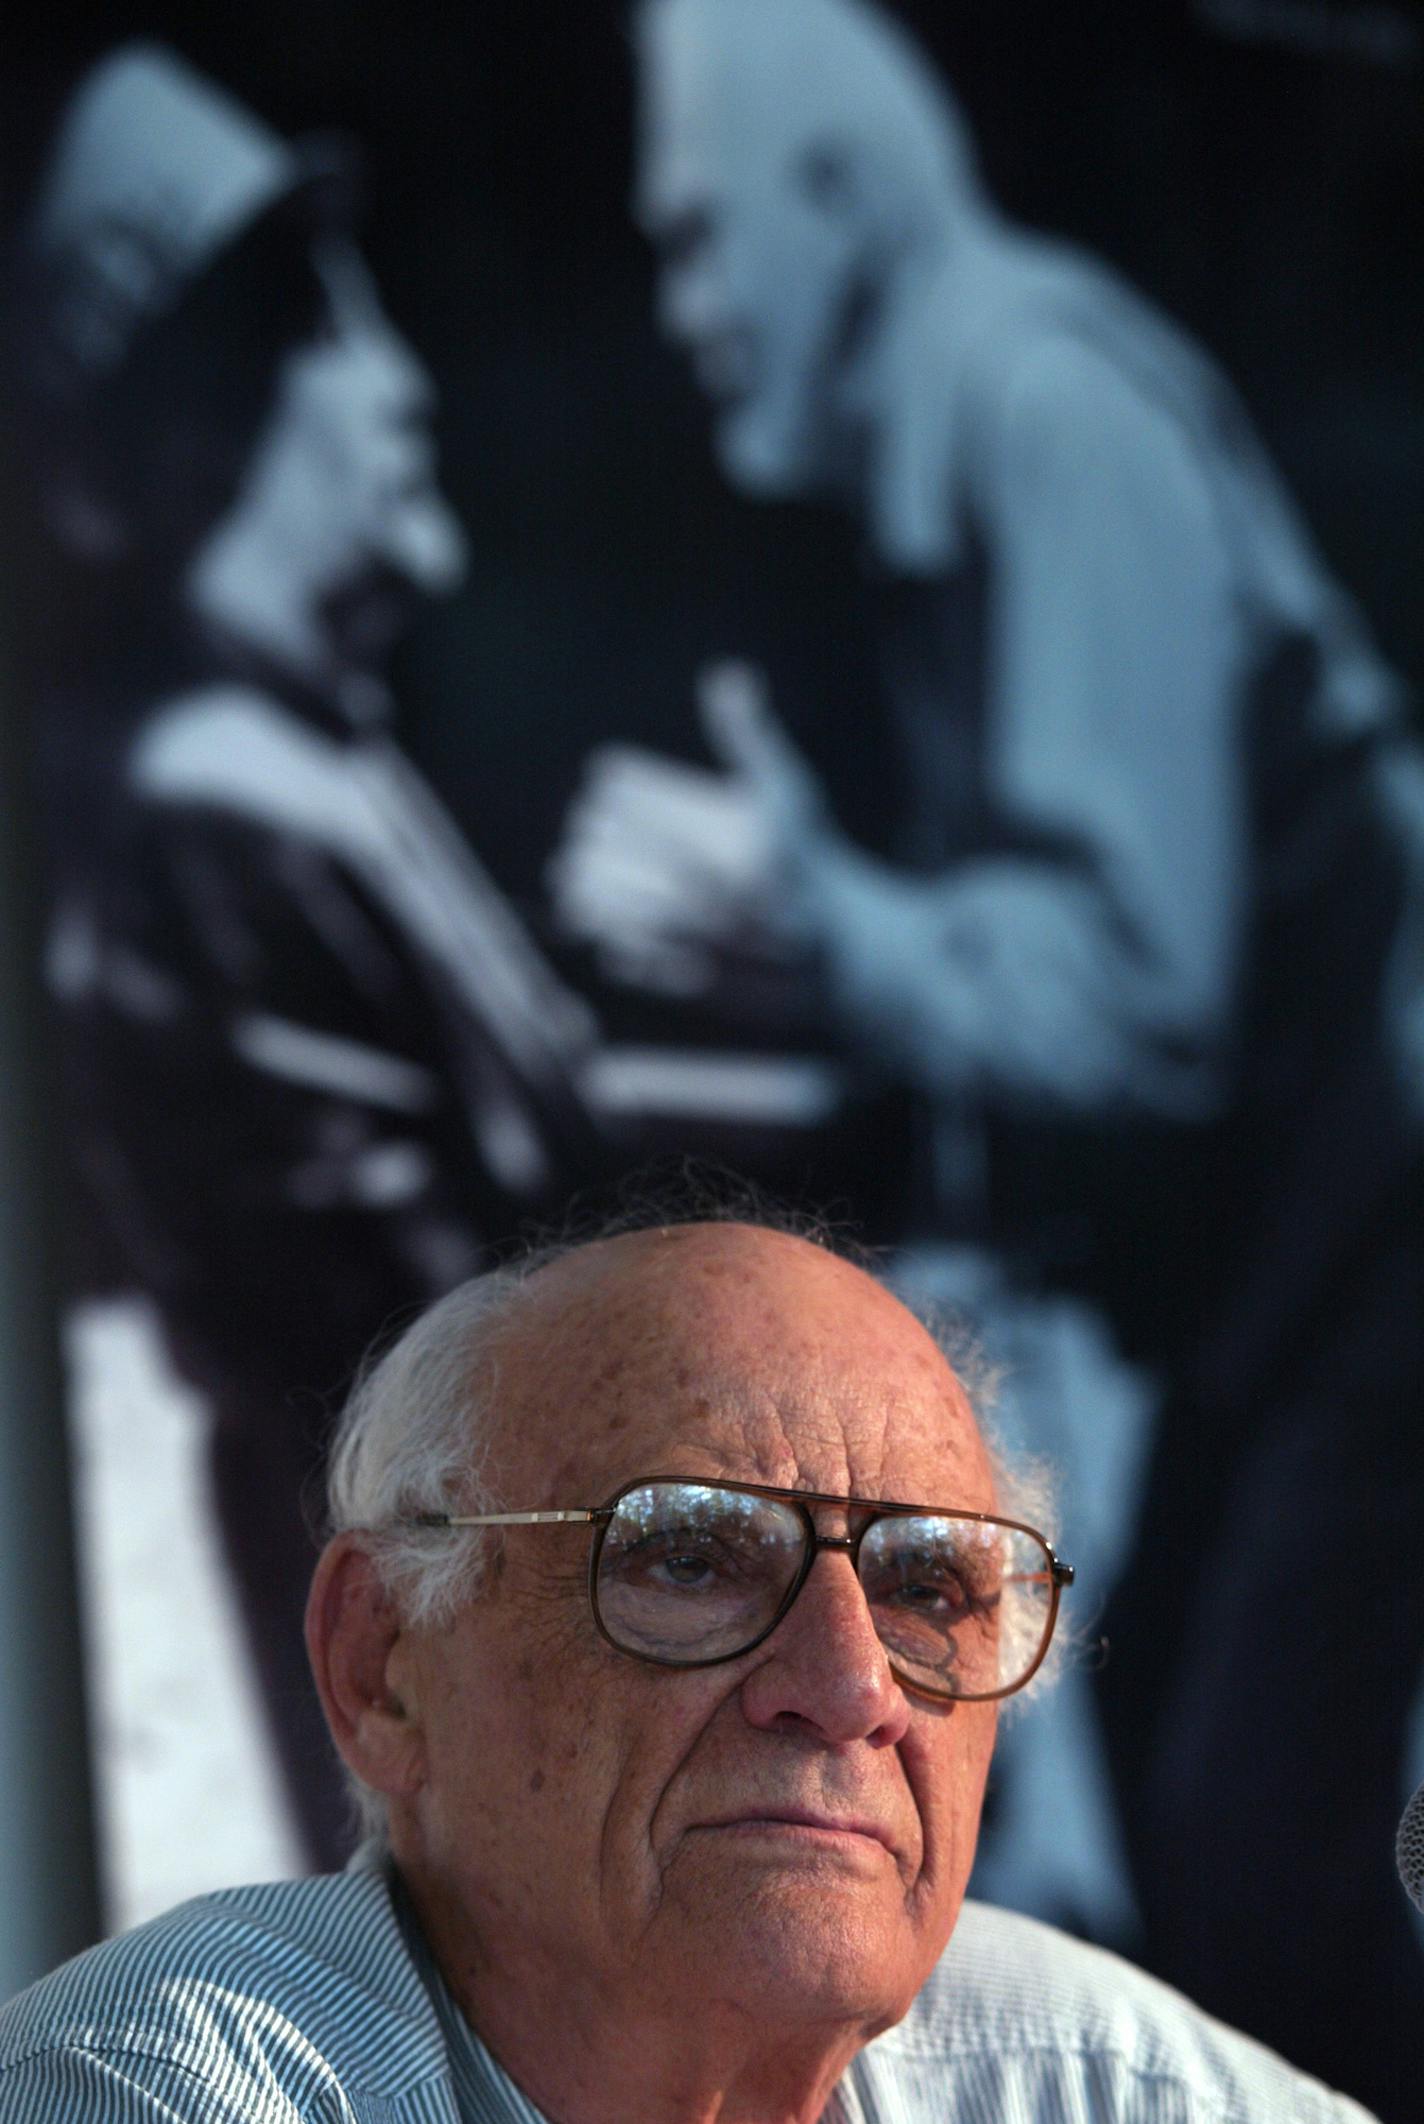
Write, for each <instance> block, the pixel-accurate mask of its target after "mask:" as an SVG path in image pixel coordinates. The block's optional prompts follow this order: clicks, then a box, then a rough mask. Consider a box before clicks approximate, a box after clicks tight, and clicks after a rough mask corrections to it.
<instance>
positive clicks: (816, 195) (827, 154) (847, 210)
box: [792, 133, 869, 222]
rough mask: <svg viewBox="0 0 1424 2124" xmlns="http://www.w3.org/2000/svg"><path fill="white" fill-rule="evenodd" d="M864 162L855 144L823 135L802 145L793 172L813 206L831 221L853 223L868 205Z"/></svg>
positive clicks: (859, 217) (862, 214) (828, 134)
mask: <svg viewBox="0 0 1424 2124" xmlns="http://www.w3.org/2000/svg"><path fill="white" fill-rule="evenodd" d="M864 161H865V158H864V155H863V153H861V151H860V150H859V149H858V147H857V145H856V143H855V142H854V141H851V140H843V139H841V138H839V137H837V136H836V135H833V134H830V133H822V134H820V135H819V136H818V137H817V138H816V139H814V140H808V141H806V142H805V143H804V144H803V146H802V147H801V148H800V149H799V150H798V151H797V154H796V157H795V160H794V162H793V164H792V168H793V171H794V174H795V178H796V182H797V184H798V185H799V186H800V188H801V190H802V192H803V193H804V194H805V196H806V197H807V198H808V199H809V200H810V201H811V203H812V205H813V206H816V207H819V209H820V210H821V212H822V213H823V214H825V215H826V216H827V218H828V219H830V220H835V221H844V222H854V221H856V220H858V219H861V218H863V216H864V214H865V212H866V209H867V206H868V204H869V202H868V200H867V196H866V193H867V186H866V172H865V168H864Z"/></svg>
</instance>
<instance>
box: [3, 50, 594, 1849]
mask: <svg viewBox="0 0 1424 2124" xmlns="http://www.w3.org/2000/svg"><path fill="white" fill-rule="evenodd" d="M355 204H356V201H355V169H354V166H353V160H352V156H351V152H350V151H349V150H348V149H346V148H344V147H342V146H340V145H339V144H333V143H331V142H325V141H314V142H300V143H298V144H296V145H289V144H288V143H287V142H285V141H284V140H282V139H280V138H279V137H278V136H277V135H276V134H275V133H273V132H272V131H270V130H269V129H268V128H267V127H266V126H265V125H264V124H263V123H262V122H261V121H260V120H259V119H258V118H256V117H255V116H253V115H252V114H251V113H250V112H248V111H247V110H245V109H244V108H242V106H240V105H239V104H238V103H237V102H235V101H234V100H232V99H231V98H230V97H229V96H227V95H226V94H225V93H224V92H223V91H222V90H221V89H219V88H218V87H217V86H215V85H214V84H213V83H211V82H209V81H208V80H206V79H204V78H203V77H202V76H201V75H199V74H197V73H196V72H194V71H193V70H191V69H190V68H189V67H188V66H187V65H185V64H184V63H183V62H182V61H181V60H180V59H179V58H178V57H176V56H175V55H174V54H173V53H171V52H169V51H167V50H166V49H162V48H160V47H158V46H155V45H131V46H125V47H123V48H120V49H119V50H117V51H115V52H113V53H112V54H111V55H110V56H108V57H107V58H106V59H105V60H103V61H102V63H101V64H100V65H98V66H97V67H96V68H95V69H94V70H93V71H92V73H91V74H90V75H89V76H88V77H87V78H86V79H85V80H84V81H83V82H82V83H81V85H80V86H79V88H78V89H77V90H76V92H75V94H74V96H73V99H72V101H71V103H70V105H69V107H68V110H67V112H66V114H65V116H64V120H63V123H62V125H61V128H60V130H59V134H58V137H57V139H56V141H55V143H54V147H53V151H52V154H51V157H50V161H49V164H48V167H47V169H46V171H45V173H44V176H43V181H42V184H41V186H40V189H39V194H38V198H37V201H36V204H35V207H34V210H33V215H32V219H31V222H30V225H29V229H28V239H27V244H26V251H25V258H24V271H25V277H24V280H23V283H22V286H21V289H20V291H19V295H18V298H17V301H16V304H15V313H16V320H17V322H16V326H15V334H16V346H17V361H18V365H19V376H20V381H21V386H22V389H23V391H24V394H25V403H26V415H27V432H28V449H29V460H30V464H29V469H30V477H31V480H32V483H33V489H34V494H35V508H36V513H37V516H38V518H39V520H40V522H41V523H42V525H43V528H44V533H45V540H44V543H43V544H42V545H40V547H39V548H38V549H37V550H38V551H39V553H40V555H41V557H42V561H43V566H44V569H45V570H46V571H48V573H47V575H46V579H44V580H37V583H36V586H35V591H34V596H33V599H32V603H33V605H34V606H35V607H36V608H37V613H38V617H37V619H35V618H34V616H33V615H32V619H33V623H34V625H35V631H36V633H37V635H38V637H39V650H38V652H37V655H38V659H39V660H38V661H37V665H36V675H35V683H34V686H33V689H32V691H33V697H34V698H35V700H36V703H37V707H38V712H39V726H38V730H37V745H38V748H39V750H40V752H41V755H42V765H43V783H44V789H45V793H46V802H47V809H48V824H49V838H50V849H51V857H52V872H53V877H52V892H53V902H52V908H53V913H52V922H51V933H50V949H49V960H50V979H51V986H52V989H53V992H54V995H55V998H56V1001H57V1004H58V1008H59V1012H60V1021H61V1030H62V1036H63V1054H64V1059H65V1063H66V1070H67V1084H66V1092H67V1096H68V1100H69V1110H68V1118H69V1127H70V1132H71V1135H72V1138H73V1141H74V1149H75V1160H76V1163H77V1165H78V1167H79V1169H80V1171H81V1173H82V1176H83V1181H84V1185H85V1193H86V1197H87V1202H88V1208H89V1213H90V1214H89V1218H88V1220H87V1226H86V1232H85V1235H84V1241H83V1244H84V1245H85V1248H86V1251H87V1259H86V1261H85V1262H84V1264H83V1266H82V1268H81V1279H82V1280H88V1281H91V1282H93V1283H97V1284H99V1285H100V1286H103V1285H105V1284H107V1285H109V1286H110V1287H114V1288H117V1289H132V1290H137V1291H139V1292H142V1293H144V1294H146V1295H147V1297H148V1298H149V1299H150V1300H151V1301H152V1302H153V1303H154V1304H155V1305H156V1308H157V1312H158V1316H159V1319H160V1321H161V1325H162V1330H163V1337H164V1341H165V1343H166V1346H167V1349H168V1352H169V1355H170V1357H171V1359H172V1361H173V1363H174V1365H175V1366H176V1369H177V1371H178V1372H179V1374H180V1375H181V1376H182V1377H183V1379H185V1380H186V1381H187V1382H189V1383H190V1384H191V1385H193V1386H194V1387H196V1388H197V1389H198V1390H199V1392H200V1394H201V1396H202V1398H203V1400H204V1402H205V1403H206V1406H207V1408H208V1409H209V1410H210V1412H211V1419H212V1475H213V1482H214V1488H215V1498H216V1508H217V1512H218V1516H219V1520H220V1525H221V1531H222V1537H223V1542H224V1547H225V1551H226V1556H227V1560H228V1562H229V1564H230V1566H231V1569H232V1572H233V1574H234V1577H235V1581H236V1585H237V1588H238V1591H239V1594H240V1598H241V1602H242V1607H243V1612H244V1618H245V1621H246V1624H247V1629H248V1635H249V1637H250V1641H251V1646H252V1650H253V1653H254V1655H255V1658H256V1661H257V1665H258V1670H259V1674H260V1678H261V1681H262V1685H263V1690H264V1694H265V1697H266V1701H267V1705H268V1708H269V1711H270V1713H271V1721H272V1728H273V1735H274V1738H275V1740H276V1743H277V1746H278V1750H279V1753H280V1756H281V1759H282V1762H283V1765H284V1767H285V1771H286V1774H287V1782H288V1784H289V1786H290V1790H291V1794H292V1798H293V1801H294V1804H295V1806H296V1809H297V1812H298V1816H299V1818H300V1821H301V1824H302V1826H303V1829H304V1832H305V1836H306V1841H307V1844H308V1848H309V1853H310V1856H311V1857H312V1859H313V1860H316V1861H321V1862H325V1863H327V1864H334V1863H339V1862H340V1860H341V1859H342V1858H343V1857H344V1856H345V1852H346V1850H347V1848H348V1845H349V1837H348V1833H347V1829H346V1823H345V1814H346V1808H345V1802H344V1799H343V1797H342V1795H341V1790H340V1786H339V1780H338V1778H337V1774H336V1770H335V1766H334V1762H333V1759H332V1756H331V1751H330V1748H329V1746H328V1744H327V1742H326V1739H325V1736H324V1734H323V1733H322V1730H321V1727H320V1722H319V1720H318V1718H317V1717H316V1714H315V1711H314V1708H313V1706H312V1705H311V1704H310V1702H309V1698H308V1691H307V1688H306V1685H305V1675H304V1655H303V1651H302V1643H301V1615H302V1606H303V1601H304V1598H305V1589H306V1583H307V1579H308V1576H309V1573H310V1562H311V1555H312V1540H311V1535H310V1532H309V1530H308V1527H307V1525H306V1522H305V1520H304V1516H303V1494H304V1491H305V1490H306V1489H307V1488H308V1487H309V1486H310V1483H311V1480H312V1478H313V1477H314V1475H315V1474H316V1473H317V1471H318V1470H319V1468H320V1465H321V1460H322V1455H323V1447H324V1441H325V1434H326V1427H327V1412H328V1410H329V1409H330V1408H331V1407H332V1406H333V1405H334V1403H335V1401H336V1400H337V1399H338V1398H339V1396H340V1394H341V1393H342V1391H343V1390H344V1389H345V1387H346V1386H347V1384H349V1381H350V1378H351V1375H352V1372H353V1370H354V1368H355V1366H356V1364H357V1362H358V1360H359V1359H360V1357H361V1355H362V1353H363V1351H364V1350H365V1349H366V1347H367V1345H368V1344H369V1343H370V1341H371V1340H372V1338H373V1337H375V1336H376V1335H378V1334H380V1333H381V1332H382V1330H383V1329H385V1328H387V1327H388V1326H390V1325H391V1324H392V1323H395V1322H398V1321H399V1320H401V1319H403V1318H404V1317H406V1316H407V1315H408V1314H409V1313H410V1312H411V1311H412V1310H413V1309H415V1308H417V1307H419V1306H420V1305H422V1304H424V1303H426V1302H428V1301H429V1300H431V1299H432V1298H434V1297H436V1296H438V1295H439V1294H441V1293H442V1292H443V1291H445V1290H446V1289H448V1288H449V1287H450V1286H451V1285H452V1284H454V1283H455V1282H457V1281H459V1280H460V1279H461V1278H462V1277H464V1276H466V1275H468V1274H470V1273H471V1272H472V1271H473V1270H475V1269H476V1268H477V1267H478V1266H479V1265H480V1264H481V1262H482V1261H483V1260H484V1258H485V1250H486V1247H487V1244H488V1243H489V1242H491V1241H494V1240H498V1239H500V1238H502V1237H505V1236H506V1235H508V1234H509V1233H510V1232H511V1231H512V1230H513V1229H514V1228H515V1227H516V1225H517V1224H518V1222H519V1220H520V1219H521V1217H523V1216H526V1215H529V1214H532V1213H536V1212H539V1213H546V1212H548V1211H550V1210H552V1209H553V1208H554V1206H555V1205H557V1204H558V1203H559V1202H561V1201H562V1199H563V1197H564V1195H565V1194H566V1193H567V1191H568V1189H569V1187H570V1186H571V1185H573V1184H574V1183H575V1181H577V1180H578V1179H579V1178H581V1177H583V1176H584V1175H586V1173H587V1172H588V1171H589V1169H590V1166H589V1161H590V1158H591V1157H593V1155H594V1152H593V1148H592V1146H593V1135H592V1130H591V1128H590V1125H589V1123H588V1119H587V1114H586V1109H585V1106H584V1101H583V1097H582V1093H581V1091H580V1088H579V1076H580V1072H581V1069H582V1067H583V1064H584V1061H585V1059H586V1057H587V1055H588V1053H589V1050H590V1047H591V1045H592V1039H593V1025H592V1021H591V1018H590V1015H589V1013H588V1011H587V1009H586V1007H585V1006H584V1005H583V1004H582V1003H581V1002H579V1001H578V1000H577V999H576V998H575V997H573V996H572V995H571V994H570V993H569V992H567V991H566V990H565V989H564V988H563V987H562V985H561V984H560V983H559V982H558V981H557V980H556V979H555V978H554V976H553V975H552V973H551V972H550V971H549V969H548V968H547V967H546V966H545V964H544V962H543V960H542V959H541V957H540V956H539V954H538V953H537V951H536V950H535V948H534V946H533V945H532V943H531V941H530V940H529V938H528V937H527V935H526V934H525V932H524V930H523V928H522V926H521V924H520V922H519V921H518V919H517V918H516V916H515V915H514V913H513V912H512V911H511V909H510V908H509V906H508V905H507V903H506V902H505V901H504V899H503V898H502V897H501V895H500V894H499V892H498V891H497V890H496V888H495V887H494V885H493V884H492V882H491V881H490V879H489V878H488V876H487V875H486V873H485V871H484V870H483V868H482V866H481V865H480V863H479V861H478V860H477V858H476V857H475V855H474V854H473V852H472V851H471V849H470V848H469V846H468V845H467V844H466V842H465V841H464V840H463V838H462V837H461V835H460V834H459V832H458V831H457V829H456V827H455V825H454V823H453V822H452V820H451V819H450V817H449V815H448V814H447V812H446V811H445V810H444V809H443V807H442V806H441V804H440V802H439V801H438V800H437V798H436V797H435V795H434V793H433V792H432V790H431V789H430V788H429V786H428V785H427V784H426V782H425V781H424V780H423V779H422V778H421V776H420V775H419V774H418V773H417V771H416V770H415V768H414V767H413V766H412V765H411V763H410V762H409V760H408V759H407V758H405V757H404V755H403V754H402V752H401V750H400V749H399V747H398V746H397V744H396V743H395V742H394V740H393V737H392V734H391V725H392V712H393V703H392V700H391V696H390V692H389V689H388V686H387V684H386V680H385V677H384V669H385V664H386V659H387V656H388V652H389V651H390V650H391V648H392V647H393V646H394V644H395V643H396V641H397V640H398V639H399V637H400V636H401V634H402V633H403V632H404V631H405V629H406V628H407V627H408V625H409V624H410V622H411V621H412V619H413V618H414V617H415V616H416V614H417V613H418V610H419V608H420V605H421V604H422V602H423V601H424V600H426V599H429V598H432V597H438V596H444V595H446V594H448V593H449V592H451V591H452V590H454V589H455V588H457V586H458V585H459V583H460V581H461V578H462V574H463V570H464V564H465V546H464V537H463V534H462V530H461V527H460V524H459V523H458V521H457V520H456V518H455V516H454V514H453V513H452V511H451V508H450V506H449V504H448V503H447V501H446V500H445V498H444V496H443V495H442V493H441V491H440V486H439V483H438V477H437V467H436V458H435V446H434V439H433V433H432V416H433V413H434V393H433V389H432V385H431V381H430V378H429V377H428V375H427V374H426V371H425V369H424V368H423V366H422V364H421V362H420V360H419V358H418V356H417V355H416V354H415V352H414V351H413V349H412V348H411V347H410V346H409V345H408V344H407V343H406V341H405V340H404V339H403V338H402V337H401V336H400V334H399V333H398V332H397V330H396V328H395V327H394V326H393V324H392V323H391V321H390V319H389V318H388V316H387V315H386V313H385V311H384V309H383V308H382V304H381V299H380V294H379V291H378V290H377V288H376V286H375V284H374V282H373V280H372V277H371V274H370V271H369V269H368V267H367V265H366V263H365V261H364V259H363V258H362V255H361V252H360V250H359V248H358V245H357V242H356V239H355V234H354V227H355V224H354V212H355ZM37 572H38V571H37ZM96 1235H97V1236H96Z"/></svg>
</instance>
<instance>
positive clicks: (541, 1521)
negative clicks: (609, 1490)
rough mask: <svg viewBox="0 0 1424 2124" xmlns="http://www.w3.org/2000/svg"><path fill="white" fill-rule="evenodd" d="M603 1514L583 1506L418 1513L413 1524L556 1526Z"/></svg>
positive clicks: (428, 1525)
mask: <svg viewBox="0 0 1424 2124" xmlns="http://www.w3.org/2000/svg"><path fill="white" fill-rule="evenodd" d="M602 1516H603V1514H602V1513H601V1512H599V1511H598V1510H596V1509H593V1510H585V1509H582V1508H581V1509H579V1510H578V1511H573V1512H416V1513H414V1514H413V1515H412V1518H411V1522H410V1524H411V1525H412V1526H415V1527H535V1526H546V1525H554V1524H556V1523H558V1522H559V1521H562V1520H581V1521H583V1522H584V1523H585V1524H587V1522H588V1521H590V1520H593V1519H599V1518H601V1517H602Z"/></svg>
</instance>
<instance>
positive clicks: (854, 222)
mask: <svg viewBox="0 0 1424 2124" xmlns="http://www.w3.org/2000/svg"><path fill="white" fill-rule="evenodd" d="M636 44H637V50H638V57H639V61H640V66H639V76H640V86H641V100H640V125H639V153H638V180H637V198H636V212H637V214H638V218H639V220H640V222H641V224H642V226H643V229H644V231H645V233H646V234H647V235H648V237H649V238H650V240H651V241H652V243H653V245H654V246H655V248H656V250H657V251H658V253H659V256H660V259H661V264H662V270H661V273H660V276H659V283H658V300H659V317H660V322H661V325H662V328H663V330H664V332H665V333H666V335H667V337H668V338H669V339H671V340H673V341H674V342H675V343H676V344H677V345H678V346H679V347H681V348H682V349H683V351H684V352H685V353H686V354H687V355H688V357H689V358H690V361H691V364H692V369H693V373H694V375H695V377H696V379H697V381H698V383H699V384H700V385H701V387H702V389H703V391H704V392H705V393H706V395H707V397H708V398H709V399H710V400H711V402H712V407H713V414H714V426H713V440H714V447H715V449H716V452H717V455H718V458H719V460H720V463H721V466H722V470H723V472H724V473H725V474H726V476H727V478H728V479H729V480H730V481H731V482H732V484H733V485H734V486H736V487H739V488H740V489H741V490H742V491H743V492H745V493H747V494H750V495H754V496H764V497H783V496H803V495H808V494H820V493H827V494H833V495H834V494H844V493H845V492H846V491H847V490H848V489H849V490H850V492H851V494H852V498H853V496H854V489H855V483H856V479H857V477H858V466H859V464H860V462H861V460H862V459H863V455H864V448H865V437H864V433H863V429H864V422H865V420H866V417H867V410H866V392H867V378H868V376H869V375H870V374H872V373H873V371H874V365H875V362H874V357H875V348H876V345H877V335H878V332H879V325H880V320H881V318H882V316H883V314H884V312H885V309H886V305H887V303H888V302H889V300H890V298H891V294H892V292H893V290H894V289H895V287H896V286H897V285H898V284H899V280H900V278H901V277H902V276H904V275H906V274H909V275H910V276H911V277H913V276H915V275H916V274H918V273H920V272H921V271H923V270H924V269H926V268H927V267H928V266H929V265H930V264H931V263H932V262H933V261H936V260H938V259H940V258H941V257H942V256H943V254H944V252H945V250H946V249H947V247H948V246H949V245H950V244H951V242H952V240H953V234H954V231H955V229H956V228H957V226H958V224H959V221H960V220H961V219H962V218H963V217H965V216H966V215H969V214H971V213H974V212H977V211H979V210H980V208H981V204H982V202H981V200H980V195H979V192H978V187H977V184H976V181H975V178H974V173H973V157H972V153H971V151H970V148H969V145H968V142H967V140H966V137H965V134H964V130H963V128H962V126H961V124H960V121H959V117H958V113H957V111H956V109H955V107H954V104H953V102H952V100H951V98H950V97H949V95H948V93H947V91H946V90H945V88H944V86H943V84H942V83H941V82H940V81H939V80H938V78H937V77H936V76H935V74H934V72H933V71H932V69H931V67H930V65H929V62H928V61H927V60H926V58H925V57H924V56H923V54H921V53H920V52H919V51H917V50H916V48H915V47H914V45H913V44H911V43H910V41H909V39H908V38H907V37H905V35H904V34H903V32H901V31H900V30H899V29H898V28H897V27H896V26H895V25H894V24H893V23H892V22H891V20H890V19H889V18H888V17H887V16H886V15H884V14H882V13H881V12H880V10H879V9H878V8H875V7H873V6H871V5H869V4H868V0H644V5H643V7H642V9H641V11H640V12H639V14H638V15H637V17H636ZM872 395H873V393H872Z"/></svg>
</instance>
